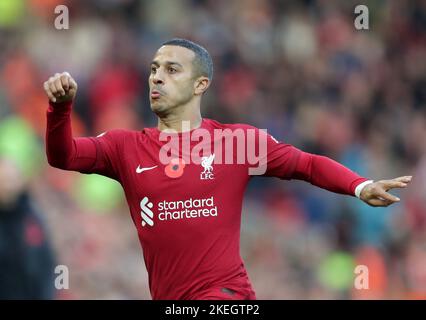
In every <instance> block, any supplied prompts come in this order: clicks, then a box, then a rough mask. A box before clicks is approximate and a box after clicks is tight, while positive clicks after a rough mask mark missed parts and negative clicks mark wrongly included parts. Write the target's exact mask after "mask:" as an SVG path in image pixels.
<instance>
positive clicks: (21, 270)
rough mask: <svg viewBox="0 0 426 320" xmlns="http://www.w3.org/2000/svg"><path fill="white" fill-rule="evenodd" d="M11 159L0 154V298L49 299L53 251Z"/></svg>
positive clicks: (21, 178) (52, 293)
mask: <svg viewBox="0 0 426 320" xmlns="http://www.w3.org/2000/svg"><path fill="white" fill-rule="evenodd" d="M25 184H26V183H25V179H24V177H23V175H22V172H21V171H20V169H19V168H18V166H17V165H16V164H14V162H12V161H11V160H9V159H7V158H0V299H53V298H54V297H55V289H54V268H55V264H54V254H53V251H52V248H51V245H50V240H49V236H48V234H47V233H46V231H45V226H44V222H43V219H42V217H41V215H40V213H39V212H38V209H37V208H36V206H35V204H34V201H33V199H32V197H31V195H30V193H29V192H28V190H27V189H26V185H25Z"/></svg>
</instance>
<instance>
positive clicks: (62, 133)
mask: <svg viewBox="0 0 426 320" xmlns="http://www.w3.org/2000/svg"><path fill="white" fill-rule="evenodd" d="M71 108H72V104H71V103H65V104H62V105H52V104H51V103H50V104H49V108H48V110H47V129H46V155H47V160H48V162H49V164H50V165H51V166H53V167H56V168H59V169H63V170H71V171H78V172H81V173H97V174H101V175H104V176H107V177H110V178H112V179H116V180H119V179H120V173H119V168H118V163H120V151H119V149H120V147H121V146H122V141H123V140H124V130H111V131H108V132H106V133H104V134H101V135H99V136H98V137H81V138H74V137H73V136H72V130H71V118H70V115H71Z"/></svg>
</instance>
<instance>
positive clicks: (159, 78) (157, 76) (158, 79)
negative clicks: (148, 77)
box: [152, 71, 164, 84]
mask: <svg viewBox="0 0 426 320" xmlns="http://www.w3.org/2000/svg"><path fill="white" fill-rule="evenodd" d="M152 82H153V83H154V84H164V77H163V75H162V73H161V72H159V71H157V73H156V74H154V75H153V76H152Z"/></svg>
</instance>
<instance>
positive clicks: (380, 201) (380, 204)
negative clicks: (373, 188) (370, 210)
mask: <svg viewBox="0 0 426 320" xmlns="http://www.w3.org/2000/svg"><path fill="white" fill-rule="evenodd" d="M367 203H368V204H369V205H370V206H372V207H387V206H389V205H390V204H392V202H389V201H386V200H383V199H378V198H376V199H371V200H369V201H368V202H367Z"/></svg>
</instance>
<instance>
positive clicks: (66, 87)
mask: <svg viewBox="0 0 426 320" xmlns="http://www.w3.org/2000/svg"><path fill="white" fill-rule="evenodd" d="M43 88H44V90H45V92H46V94H47V96H48V97H49V99H50V101H52V102H57V100H58V98H61V100H63V99H62V97H65V96H68V95H69V93H70V90H71V89H75V90H74V92H72V93H71V95H70V96H73V95H75V92H76V90H77V83H76V82H75V81H74V79H73V78H72V77H71V75H70V74H69V73H68V72H63V73H61V74H60V73H56V74H55V75H54V76H53V77H50V78H49V80H47V81H46V82H45V83H44V84H43Z"/></svg>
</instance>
